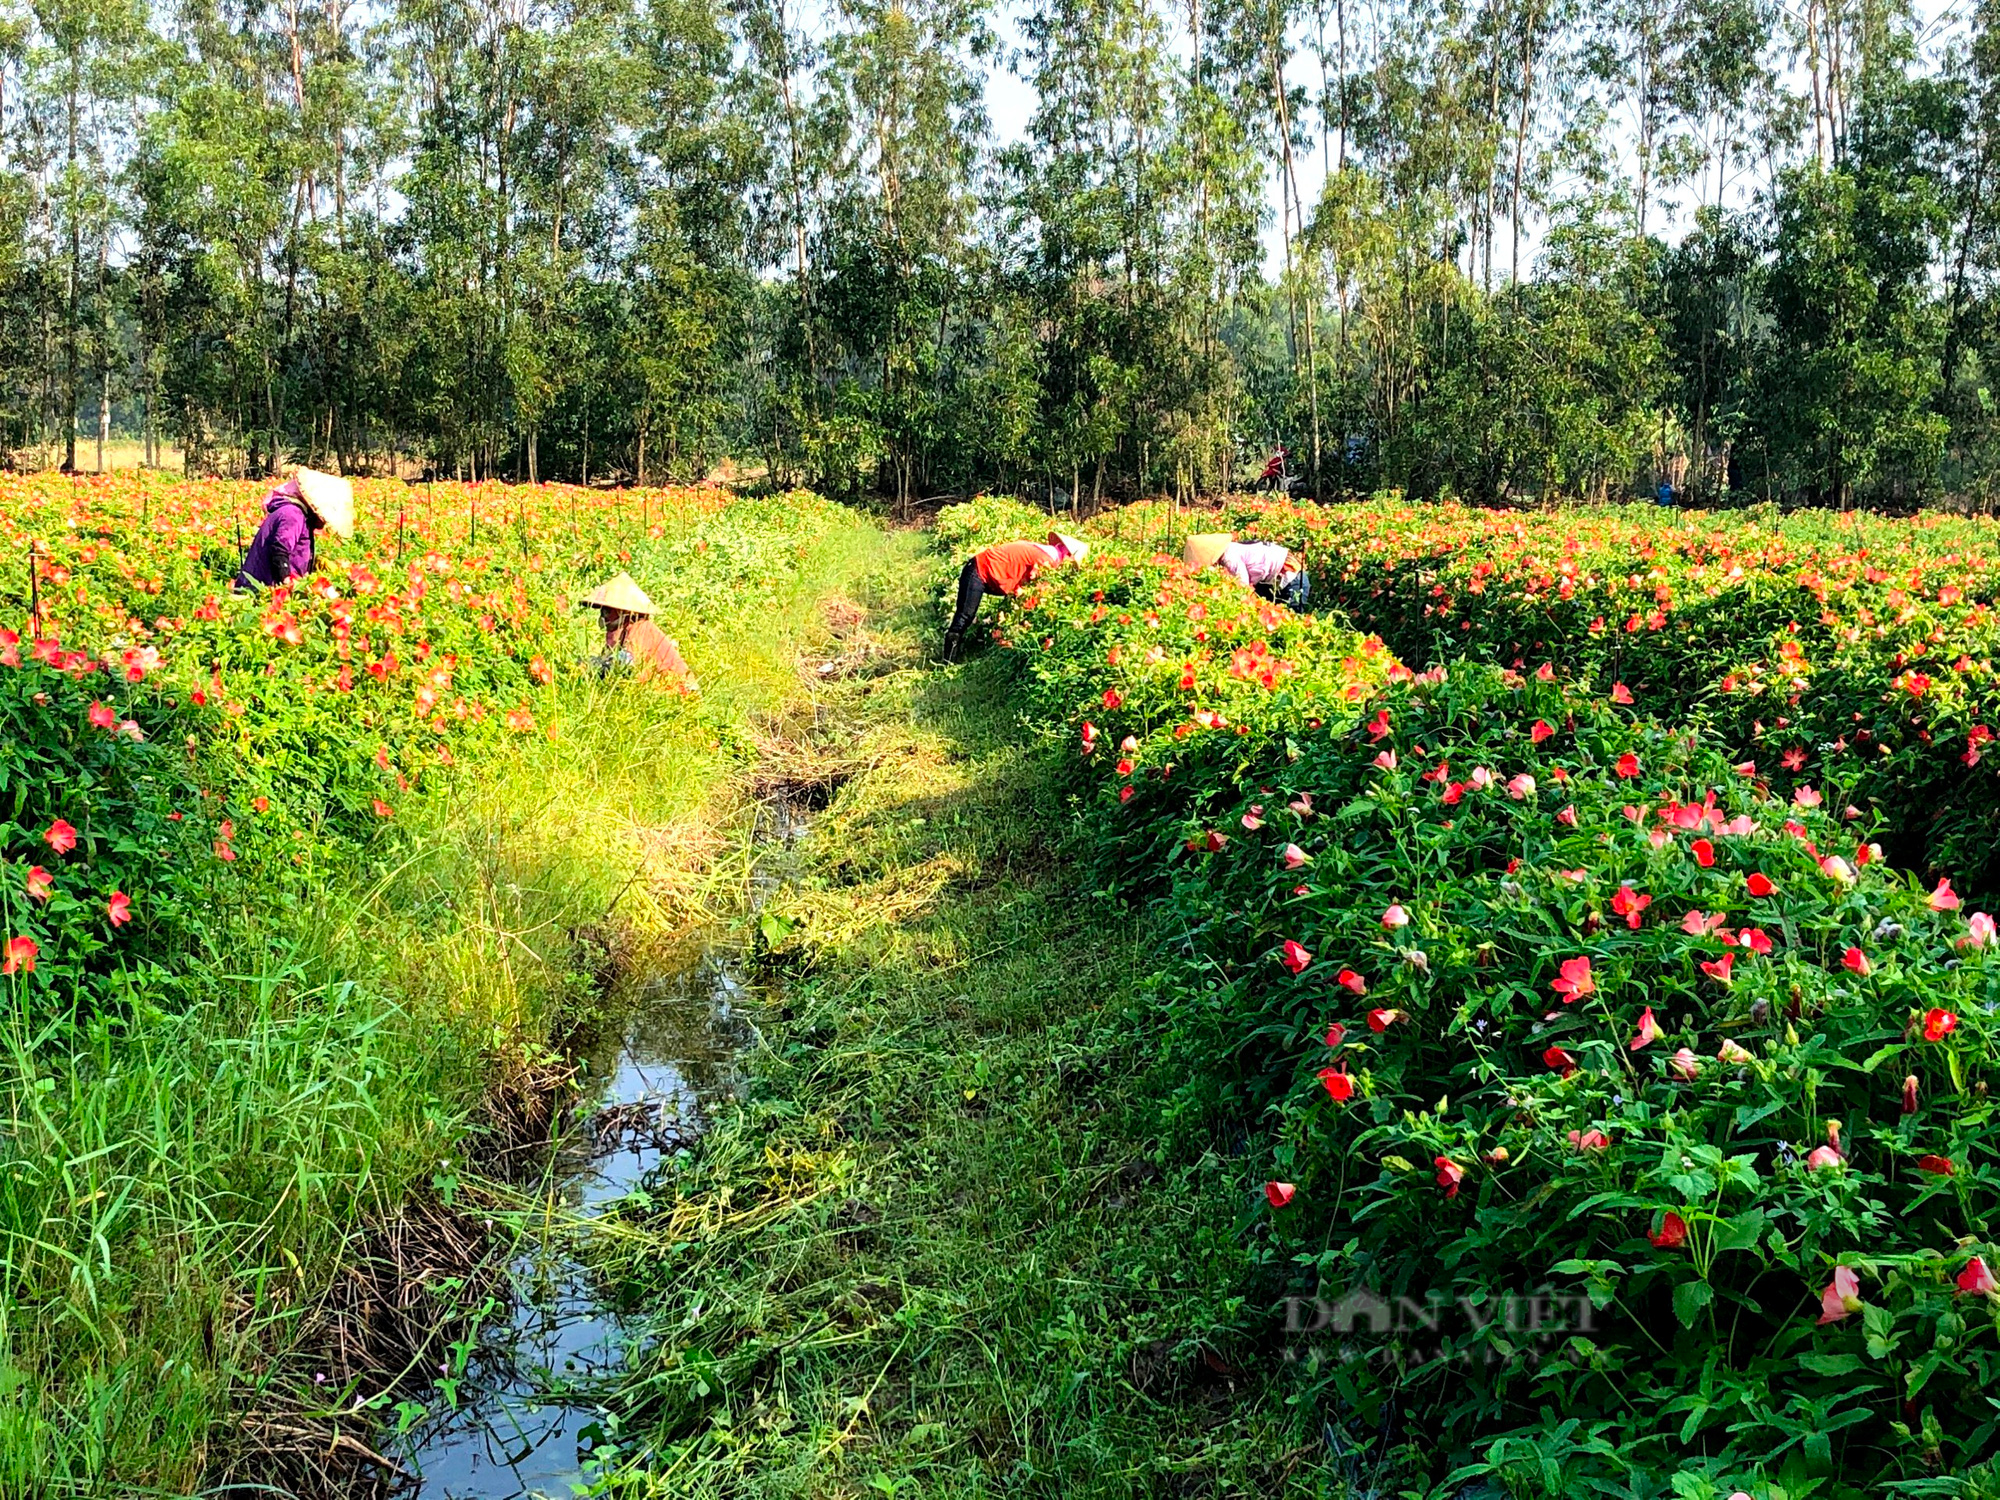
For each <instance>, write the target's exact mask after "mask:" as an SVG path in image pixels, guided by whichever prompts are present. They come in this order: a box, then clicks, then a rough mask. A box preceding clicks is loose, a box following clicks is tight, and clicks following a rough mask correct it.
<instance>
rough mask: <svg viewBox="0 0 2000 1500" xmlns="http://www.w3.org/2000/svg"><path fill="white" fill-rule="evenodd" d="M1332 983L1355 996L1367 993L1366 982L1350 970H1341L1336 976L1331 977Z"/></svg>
mask: <svg viewBox="0 0 2000 1500" xmlns="http://www.w3.org/2000/svg"><path fill="white" fill-rule="evenodd" d="M1333 982H1334V983H1335V984H1337V985H1340V986H1341V987H1342V988H1344V989H1349V990H1352V991H1353V992H1354V993H1355V994H1357V995H1365V994H1367V993H1368V981H1367V980H1365V979H1363V978H1362V977H1361V976H1360V975H1359V974H1357V973H1355V972H1354V971H1353V970H1352V969H1342V970H1341V971H1340V972H1339V973H1338V974H1336V975H1334V976H1333Z"/></svg>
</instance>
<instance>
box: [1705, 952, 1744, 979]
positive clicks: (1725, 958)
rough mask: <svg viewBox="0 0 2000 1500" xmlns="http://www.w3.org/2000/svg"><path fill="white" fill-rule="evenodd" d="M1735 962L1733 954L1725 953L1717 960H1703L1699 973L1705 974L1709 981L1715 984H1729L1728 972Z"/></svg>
mask: <svg viewBox="0 0 2000 1500" xmlns="http://www.w3.org/2000/svg"><path fill="white" fill-rule="evenodd" d="M1735 962H1736V955H1735V954H1733V953H1725V954H1723V955H1722V957H1720V958H1717V959H1707V958H1704V959H1703V960H1702V961H1701V972H1702V973H1704V974H1706V975H1707V976H1708V977H1709V978H1710V979H1713V980H1714V981H1715V982H1716V983H1717V984H1728V983H1729V982H1730V979H1729V970H1730V967H1731V965H1733V964H1734V963H1735Z"/></svg>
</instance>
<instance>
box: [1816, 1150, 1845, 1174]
mask: <svg viewBox="0 0 2000 1500" xmlns="http://www.w3.org/2000/svg"><path fill="white" fill-rule="evenodd" d="M1846 1165H1847V1161H1846V1158H1845V1157H1843V1156H1842V1155H1841V1154H1840V1153H1839V1152H1838V1151H1837V1150H1835V1149H1834V1148H1833V1147H1832V1146H1815V1147H1813V1148H1812V1150H1811V1151H1810V1152H1809V1153H1807V1155H1806V1166H1807V1167H1809V1168H1811V1169H1812V1170H1813V1171H1815V1172H1824V1171H1825V1170H1826V1169H1827V1168H1828V1167H1844V1166H1846Z"/></svg>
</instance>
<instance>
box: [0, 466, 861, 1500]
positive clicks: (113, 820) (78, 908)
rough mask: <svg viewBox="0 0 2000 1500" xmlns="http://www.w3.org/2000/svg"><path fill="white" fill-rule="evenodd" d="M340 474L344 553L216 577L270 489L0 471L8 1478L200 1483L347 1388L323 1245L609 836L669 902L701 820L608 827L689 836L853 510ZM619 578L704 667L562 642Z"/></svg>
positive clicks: (530, 986) (547, 995) (562, 960)
mask: <svg viewBox="0 0 2000 1500" xmlns="http://www.w3.org/2000/svg"><path fill="white" fill-rule="evenodd" d="M357 490H358V495H357V500H358V504H357V509H358V511H359V519H360V526H359V530H358V534H357V537H356V539H355V540H354V541H352V542H339V541H335V540H333V539H332V538H330V537H326V536H323V537H322V555H321V560H320V569H319V571H317V572H316V573H315V574H314V575H313V576H312V577H311V578H310V579H309V580H307V581H304V582H300V583H296V584H294V585H292V586H290V587H286V588H280V589H277V590H273V591H271V592H269V593H268V594H261V595H257V596H244V595H236V594H233V593H232V592H231V591H230V589H229V587H228V583H229V579H230V576H231V575H232V574H233V572H234V569H235V566H236V562H237V559H238V556H239V555H240V554H239V551H238V543H237V537H238V534H239V531H240V532H241V533H242V534H244V535H246V536H247V534H248V531H249V529H250V527H251V525H252V523H253V520H254V517H255V514H256V512H257V510H258V509H259V505H258V502H259V501H260V499H261V496H262V494H263V487H262V486H258V485H249V484H231V483H173V482H167V481H164V480H162V479H159V478H157V477H147V478H139V477H136V476H120V477H119V478H117V479H116V480H111V481H102V482H99V481H93V480H89V479H80V480H77V481H74V482H72V481H71V480H69V479H66V478H55V477H43V478H37V479H24V478H10V479H7V480H6V481H4V486H3V487H0V545H4V556H5V557H6V558H7V559H8V560H7V561H6V563H5V564H4V566H0V622H4V629H0V943H3V944H4V950H0V974H4V978H0V994H4V996H5V999H6V1001H7V1009H6V1011H5V1013H4V1016H5V1018H4V1023H0V1095H4V1097H5V1100H6V1128H5V1133H4V1136H0V1183H4V1187H0V1240H3V1241H4V1250H0V1264H4V1265H5V1267H6V1272H5V1277H4V1282H0V1382H4V1384H5V1388H6V1389H7V1390H8V1391H9V1392H11V1393H12V1395H11V1396H10V1399H9V1400H8V1401H6V1402H4V1403H0V1493H9V1494H12V1493H21V1494H26V1493H35V1492H38V1490H37V1486H38V1485H40V1484H42V1483H44V1482H45V1481H47V1480H48V1478H49V1476H51V1475H58V1476H61V1477H62V1479H63V1480H64V1482H65V1483H67V1484H69V1485H71V1486H72V1487H77V1488H82V1489H89V1488H90V1487H91V1486H93V1485H96V1486H100V1487H105V1486H108V1487H109V1488H110V1489H112V1490H119V1489H120V1486H123V1487H124V1488H123V1490H122V1491H121V1492H127V1493H129V1492H132V1490H133V1489H135V1488H145V1487H149V1486H160V1487H164V1488H171V1487H174V1486H181V1485H190V1484H193V1483H195V1482H196V1480H197V1479H198V1478H199V1477H200V1476H201V1475H203V1474H204V1473H213V1472H216V1469H215V1466H216V1465H217V1464H220V1463H225V1462H227V1461H228V1460H229V1457H230V1454H231V1452H232V1449H233V1445H234V1437H233V1435H232V1428H231V1427H230V1425H229V1423H228V1421H227V1416H228V1413H229V1412H230V1411H231V1409H232V1408H240V1407H242V1406H245V1405H248V1406H252V1407H256V1406H259V1405H260V1404H261V1405H264V1406H269V1405H270V1404H271V1403H273V1402H276V1403H277V1404H278V1406H280V1407H281V1408H283V1409H285V1410H287V1411H293V1410H296V1409H298V1406H299V1403H300V1402H301V1400H304V1401H305V1404H306V1406H307V1407H312V1406H314V1405H315V1404H324V1403H325V1402H326V1400H327V1398H328V1397H329V1396H332V1397H335V1398H337V1399H338V1401H344V1402H353V1401H355V1400H356V1399H362V1400H364V1401H366V1400H375V1399H377V1398H378V1396H379V1390H378V1388H377V1387H376V1386H369V1387H368V1388H366V1389H343V1390H340V1391H333V1392H326V1391H320V1392H316V1393H315V1392H313V1390H312V1388H311V1387H310V1386H308V1387H307V1390H308V1397H300V1396H299V1395H298V1394H297V1392H296V1390H295V1389H293V1388H292V1387H291V1385H290V1384H289V1382H291V1381H292V1380H293V1378H294V1371H293V1368H292V1366H291V1364H290V1363H289V1362H288V1361H287V1359H286V1358H285V1357H284V1355H285V1351H286V1350H287V1348H288V1347H289V1345H290V1344H291V1342H292V1341H293V1340H294V1339H295V1338H297V1337H299V1336H301V1334H302V1333H305V1332H309V1330H310V1326H311V1322H312V1320H311V1318H310V1317H309V1316H307V1314H308V1313H309V1311H310V1309H311V1308H312V1307H313V1306H314V1303H315V1299H316V1298H317V1297H318V1296H319V1295H320V1293H321V1291H322V1289H323V1288H324V1286H325V1284H326V1283H327V1281H328V1280H329V1279H330V1277H331V1276H332V1274H333V1272H334V1270H335V1268H336V1267H337V1266H338V1265H339V1264H340V1262H341V1259H342V1257H343V1256H344V1255H345V1254H346V1253H347V1248H346V1247H347V1238H348V1236H349V1235H350V1234H351V1233H353V1232H355V1231H357V1230H359V1229H362V1228H365V1226H366V1224H367V1223H368V1221H369V1220H371V1219H372V1218H375V1217H377V1216H380V1215H383V1214H391V1213H393V1212H395V1210H396V1209H397V1206H398V1205H399V1204H400V1203H402V1202H403V1201H405V1200H406V1199H407V1198H408V1197H409V1195H410V1194H412V1193H413V1192H419V1191H421V1192H425V1193H428V1194H437V1193H442V1194H443V1195H444V1196H445V1197H446V1198H447V1199H448V1198H449V1196H450V1194H451V1191H452V1186H453V1184H454V1183H455V1180H456V1174H457V1172H458V1170H459V1168H458V1167H457V1166H456V1165H454V1163H457V1162H460V1161H461V1160H462V1159H463V1157H462V1153H464V1152H467V1151H473V1152H475V1153H476V1151H477V1150H478V1149H479V1146H478V1139H477V1132H476V1131H475V1130H473V1128H472V1126H473V1122H474V1121H475V1120H476V1118H477V1116H478V1112H479V1109H480V1104H481V1098H482V1096H483V1095H484V1094H485V1093H486V1092H487V1090H488V1089H489V1088H491V1087H493V1086H494V1085H495V1084H496V1083H498V1082H504V1080H505V1079H506V1078H507V1077H508V1076H510V1075H511V1074H513V1073H515V1072H517V1071H518V1070H520V1069H521V1068H523V1067H526V1066H530V1065H532V1064H533V1062H534V1060H535V1059H536V1058H537V1057H538V1056H539V1055H541V1052H542V1048H543V1038H544V1036H545V1035H546V1033H547V1031H548V1030H549V1028H550V1027H551V1025H552V1024H553V1023H554V1019H555V1018H556V1017H558V1016H559V1015H560V1014H561V1011H562V1008H563V1007H564V1006H565V1005H566V1004H568V1003H570V1002H571V1001H572V1000H574V999H575V998H576V997H577V995H578V993H579V987H580V986H581V985H582V984H583V977H582V974H581V972H580V965H581V964H582V962H583V960H581V959H579V958H578V957H577V955H576V953H575V951H574V948H573V944H574V940H575V935H576V934H577V933H578V932H579V931H581V930H584V929H586V928H587V927H589V926H590V925H591V924H592V923H595V922H598V921H601V920H602V917H603V913H604V912H605V911H606V910H607V907H608V904H609V903H610V901H611V899H612V897H613V895H614V894H615V893H617V892H619V890H620V887H621V885H624V884H627V883H629V882H630V881H631V880H633V879H635V878H636V876H635V872H634V862H635V858H638V860H639V873H642V874H650V875H653V876H655V877H656V878H655V879H654V880H651V881H648V882H645V883H643V884H642V885H641V886H640V889H639V890H638V891H637V892H636V893H634V894H632V895H629V896H627V897H626V899H625V903H624V914H625V916H626V918H627V920H629V921H634V922H640V923H643V922H645V921H648V920H652V921H656V922H658V923H663V924H670V923H671V922H672V921H674V920H676V915H675V913H674V912H672V911H671V910H667V909H665V907H664V906H663V904H662V903H663V902H665V900H666V898H667V891H666V887H667V885H669V884H670V883H671V881H672V879H673V878H675V876H676V871H677V870H679V869H680V868H681V867H682V866H687V867H692V866H693V865H694V864H696V863H697V862H698V860H699V858H700V849H699V847H698V846H697V847H694V848H691V849H688V850H687V851H686V852H682V845H680V844H678V843H677V842H676V840H675V838H674V837H661V838H658V839H655V840H653V841H651V842H650V843H649V844H647V845H645V846H643V847H644V849H645V850H646V851H647V852H646V853H645V854H644V855H643V857H638V856H635V852H634V851H635V849H638V848H640V847H641V846H638V845H635V844H634V842H633V839H632V831H633V830H634V829H636V828H651V827H656V826H657V827H662V828H663V829H664V830H666V831H667V832H668V833H669V834H677V835H680V836H681V837H684V838H695V837H697V836H698V833H699V825H700V817H701V814H702V811H703V806H704V803H705V801H706V800H707V799H709V798H711V797H713V796H714V795H715V794H716V792H717V791H718V789H719V788H721V787H723V786H724V785H725V784H726V783H727V781H728V780H729V778H730V776H731V775H732V774H733V767H735V766H736V765H738V764H740V762H741V761H742V759H743V753H742V751H741V749H740V734H739V728H740V721H741V714H742V711H743V710H744V709H745V707H746V700H745V698H744V695H745V694H746V693H747V694H750V695H751V697H753V698H754V696H755V694H756V692H758V691H759V690H760V689H759V687H758V683H759V681H760V680H761V679H760V678H759V672H760V671H761V672H765V673H766V675H767V676H768V677H769V678H770V680H771V681H772V682H773V683H774V684H777V686H775V687H773V688H772V689H771V690H772V691H777V690H779V689H780V688H781V687H782V684H783V683H784V682H787V681H789V680H791V674H792V670H793V664H792V649H791V647H790V646H789V645H787V644H786V642H785V640H784V638H783V637H782V631H783V630H785V629H789V628H791V627H790V625H789V624H788V623H787V622H789V621H791V620H792V619H793V618H794V617H795V616H797V615H798V614H799V612H800V609H801V607H802V606H801V604H800V601H801V600H806V601H807V602H808V603H810V602H811V600H812V599H813V598H816V590H817V589H818V588H820V587H821V586H822V585H821V583H820V579H821V577H822V575H823V574H824V572H825V570H826V569H828V568H831V567H837V566H839V565H840V564H841V562H842V560H843V559H844V558H845V557H846V556H847V554H848V553H850V552H851V551H852V550H853V548H852V546H851V545H850V543H851V541H852V539H855V538H866V537H869V536H872V534H873V533H872V532H870V531H869V529H868V528H867V527H865V526H864V525H862V524H861V523H859V522H858V521H857V520H856V518H854V517H853V516H852V515H851V514H850V513H847V512H844V511H841V510H839V509H837V508H836V507H832V506H829V505H826V504H824V503H823V502H820V501H818V500H815V499H813V498H812V497H809V496H780V497H775V498H771V499H765V500H756V499H738V498H736V497H735V496H733V495H731V494H730V493H728V492H725V491H721V490H716V489H710V488H702V489H679V490H661V491H646V492H640V491H623V492H598V491H588V490H573V489H564V488H560V487H553V486H542V487H534V488H527V487H520V488H508V487H502V486H487V487H481V488H477V489H473V488H468V487H466V486H439V487H438V488H437V489H436V491H434V492H432V491H428V490H426V489H424V488H421V487H406V486H403V485H401V484H390V483H379V484H371V483H362V484H360V485H358V486H357ZM621 568H625V569H630V570H631V571H632V572H633V573H634V574H635V575H636V576H637V577H638V578H639V579H640V581H641V583H642V586H644V587H646V588H648V589H649V590H650V591H651V592H652V593H653V597H654V599H655V601H656V602H657V603H658V604H659V605H660V606H661V609H662V619H663V623H664V624H665V626H666V628H668V629H669V630H671V631H674V632H676V633H677V634H678V635H679V636H680V639H681V642H682V644H683V647H684V648H685V650H686V653H687V655H688V656H689V658H690V660H691V661H692V663H693V664H694V666H695V669H696V671H697V673H699V674H701V675H704V676H706V675H707V669H709V668H711V667H713V666H728V667H730V668H731V670H730V671H728V672H726V673H724V674H722V677H723V680H721V681H720V684H719V686H720V694H721V696H720V698H718V697H717V693H716V689H715V688H714V687H711V689H710V691H709V694H708V696H707V697H705V698H704V697H683V696H681V695H679V694H676V693H673V692H671V691H646V690H633V689H631V688H629V687H621V685H620V684H618V683H617V682H615V681H614V682H610V683H606V682H601V681H600V680H599V679H598V678H597V677H596V675H595V674H594V673H593V672H591V671H589V670H587V668H586V666H585V658H586V657H587V656H588V655H589V654H590V653H591V652H592V651H594V650H597V649H598V648H599V640H598V639H597V638H596V632H595V617H594V616H589V617H586V616H585V615H584V613H583V612H580V611H578V610H577V609H576V608H575V607H574V604H573V600H574V599H575V598H576V596H577V595H578V594H580V593H582V592H583V591H584V590H585V589H586V588H588V587H590V586H592V585H594V584H595V583H598V582H601V581H602V580H603V578H604V577H605V576H607V575H608V574H609V573H611V572H613V571H616V570H618V569H621ZM766 650H767V651H768V652H769V654H770V656H771V662H770V666H769V668H768V669H766V668H764V667H762V666H760V664H759V663H758V662H757V661H755V660H753V658H754V657H756V654H757V653H758V652H759V651H766ZM732 695H734V696H733V697H732ZM648 912H651V915H650V916H648V915H647V913H648ZM321 1379H322V1380H324V1379H325V1375H324V1368H322V1372H321ZM382 1399H386V1398H382ZM313 1420H314V1421H321V1422H323V1421H326V1420H330V1419H329V1418H328V1417H327V1415H326V1414H325V1413H321V1414H319V1415H318V1416H316V1417H314V1418H313ZM350 1420H351V1421H352V1422H353V1423H354V1424H355V1425H356V1427H357V1430H359V1431H362V1432H363V1433H364V1434H365V1433H366V1432H367V1431H368V1428H369V1424H370V1423H372V1422H373V1421H374V1420H375V1418H374V1417H373V1416H371V1415H370V1414H369V1411H368V1410H367V1409H360V1410H357V1411H355V1412H353V1413H350ZM39 1492H46V1490H42V1491H39Z"/></svg>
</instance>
